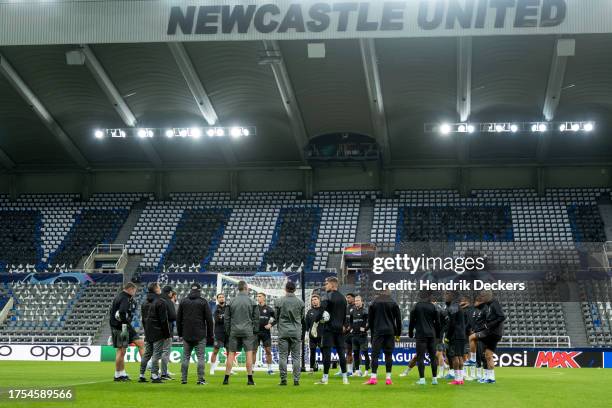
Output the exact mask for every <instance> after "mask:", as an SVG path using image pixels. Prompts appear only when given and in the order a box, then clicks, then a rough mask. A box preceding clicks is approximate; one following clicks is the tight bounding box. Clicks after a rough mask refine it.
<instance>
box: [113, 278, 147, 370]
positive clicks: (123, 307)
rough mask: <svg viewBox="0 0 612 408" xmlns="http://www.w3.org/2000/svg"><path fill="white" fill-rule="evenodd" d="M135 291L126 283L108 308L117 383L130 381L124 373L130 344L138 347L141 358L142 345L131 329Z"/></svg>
mask: <svg viewBox="0 0 612 408" xmlns="http://www.w3.org/2000/svg"><path fill="white" fill-rule="evenodd" d="M136 290H137V287H136V285H135V284H134V283H132V282H128V283H126V284H125V285H124V286H123V290H122V291H121V292H119V294H117V296H115V299H114V300H113V303H112V305H111V308H110V313H109V314H110V319H109V324H110V327H111V339H112V343H113V347H114V348H115V349H116V356H115V377H114V381H117V382H120V381H130V377H129V376H128V375H127V373H126V372H125V353H126V351H127V348H128V347H129V346H130V344H134V345H135V346H137V347H138V350H139V352H140V355H141V356H142V354H143V349H144V343H143V341H142V339H140V338H139V337H138V333H136V330H134V328H133V327H132V319H133V316H134V310H135V308H136V302H135V301H134V295H135V294H136Z"/></svg>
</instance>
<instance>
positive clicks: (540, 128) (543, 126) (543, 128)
mask: <svg viewBox="0 0 612 408" xmlns="http://www.w3.org/2000/svg"><path fill="white" fill-rule="evenodd" d="M547 130H548V126H546V123H540V124H539V125H538V131H540V132H546V131H547Z"/></svg>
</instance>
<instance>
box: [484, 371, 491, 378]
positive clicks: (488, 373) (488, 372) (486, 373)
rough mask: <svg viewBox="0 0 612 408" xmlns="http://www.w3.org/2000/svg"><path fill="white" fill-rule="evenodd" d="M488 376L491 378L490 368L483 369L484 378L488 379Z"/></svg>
mask: <svg viewBox="0 0 612 408" xmlns="http://www.w3.org/2000/svg"><path fill="white" fill-rule="evenodd" d="M489 378H491V370H488V369H487V370H485V378H484V379H485V380H488V379H489Z"/></svg>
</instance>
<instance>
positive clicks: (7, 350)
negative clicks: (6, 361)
mask: <svg viewBox="0 0 612 408" xmlns="http://www.w3.org/2000/svg"><path fill="white" fill-rule="evenodd" d="M11 354H13V348H12V347H11V346H0V357H8V356H10V355H11Z"/></svg>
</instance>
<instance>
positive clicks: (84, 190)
mask: <svg viewBox="0 0 612 408" xmlns="http://www.w3.org/2000/svg"><path fill="white" fill-rule="evenodd" d="M93 179H94V175H93V173H92V172H90V171H87V172H85V173H83V182H82V185H81V198H82V199H83V200H89V197H91V195H92V193H93Z"/></svg>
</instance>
